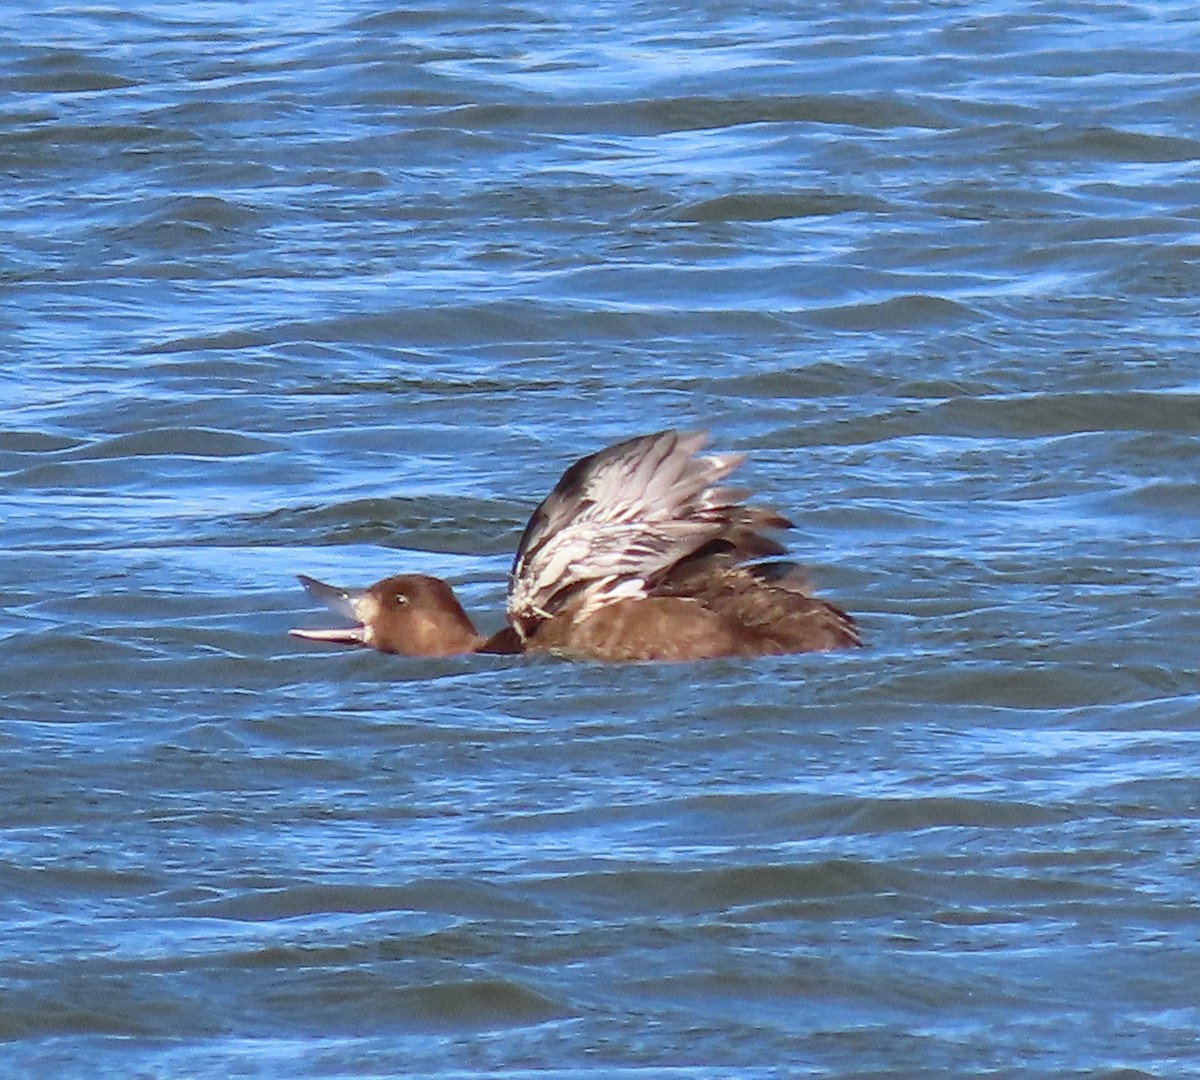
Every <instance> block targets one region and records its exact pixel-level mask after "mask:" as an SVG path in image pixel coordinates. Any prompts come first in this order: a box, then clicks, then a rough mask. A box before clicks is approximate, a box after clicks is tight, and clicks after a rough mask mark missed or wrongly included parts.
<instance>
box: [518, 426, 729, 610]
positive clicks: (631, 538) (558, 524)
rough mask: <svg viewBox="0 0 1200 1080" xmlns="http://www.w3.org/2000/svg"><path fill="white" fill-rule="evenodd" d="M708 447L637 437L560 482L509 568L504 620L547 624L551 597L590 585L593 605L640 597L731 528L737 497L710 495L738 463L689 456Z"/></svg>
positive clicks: (691, 438)
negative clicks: (645, 583)
mask: <svg viewBox="0 0 1200 1080" xmlns="http://www.w3.org/2000/svg"><path fill="white" fill-rule="evenodd" d="M705 439H706V434H705V433H704V432H702V431H701V432H686V433H681V432H676V431H660V432H656V433H655V434H653V435H642V436H640V437H638V438H636V439H630V440H628V441H627V442H623V443H618V444H617V445H615V446H610V447H608V448H607V449H606V450H601V451H600V452H599V453H596V454H593V455H591V456H590V457H585V458H583V459H581V460H580V461H578V462H576V463H575V464H574V465H572V466H571V467H570V468H569V469H568V470H567V471H566V472H565V473H564V474H563V476H562V479H561V480H559V482H558V484H557V485H556V486H555V488H554V490H553V491H552V492H551V493H550V494H549V495H548V496H547V497H546V498H545V500H544V501H543V502H542V504H541V505H540V506H539V507H538V508H537V509H536V510H535V511H534V513H533V516H532V517H531V518H530V519H529V524H528V525H527V526H526V527H525V533H524V535H523V536H522V537H521V542H520V545H519V546H518V548H517V555H516V558H515V560H514V561H513V568H512V575H511V579H510V582H509V595H508V613H509V618H510V620H511V621H512V623H513V625H514V626H515V627H517V629H518V632H522V628H523V626H524V625H525V624H526V623H528V622H529V621H530V620H536V619H538V618H544V617H546V616H547V615H549V614H550V611H551V609H552V604H553V600H554V598H555V597H556V596H560V595H565V594H566V593H568V592H572V591H574V590H575V589H576V588H578V587H580V586H583V585H585V584H586V583H589V582H603V583H604V588H603V589H597V590H594V591H595V592H596V594H597V595H598V596H600V597H610V598H615V597H618V596H620V597H627V596H630V595H637V594H638V590H639V588H641V587H642V586H641V584H640V582H641V579H644V578H646V577H648V576H651V575H653V574H654V573H656V572H657V571H660V570H663V569H665V568H666V567H668V566H671V565H672V564H674V563H675V562H677V561H678V560H679V559H681V558H683V557H684V556H685V555H688V554H690V553H691V552H693V551H695V550H697V549H698V548H700V547H702V546H703V545H704V544H705V543H707V542H708V541H709V540H711V539H713V538H715V537H717V536H719V535H720V534H721V533H722V532H723V531H725V530H726V529H727V528H728V526H729V521H730V517H729V515H730V512H732V511H736V510H737V509H738V506H737V502H736V500H737V499H739V498H740V497H742V496H743V495H744V492H741V491H736V490H730V489H722V488H716V487H714V486H713V485H714V484H715V483H717V482H718V481H720V480H721V479H722V478H723V477H725V476H727V475H728V474H729V473H731V472H732V471H733V470H734V469H735V468H737V466H738V465H739V464H740V463H741V461H742V456H741V455H740V454H712V455H707V456H696V451H697V450H698V449H699V448H700V447H701V446H702V445H703V444H704V441H705ZM643 591H644V590H643ZM600 602H602V600H601V601H600Z"/></svg>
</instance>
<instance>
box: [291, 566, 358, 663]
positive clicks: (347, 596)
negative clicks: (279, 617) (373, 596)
mask: <svg viewBox="0 0 1200 1080" xmlns="http://www.w3.org/2000/svg"><path fill="white" fill-rule="evenodd" d="M296 576H297V577H298V578H299V579H300V584H301V585H303V586H304V588H305V589H306V590H307V592H308V595H309V596H311V597H312V598H313V599H314V600H319V601H320V602H321V603H322V604H324V605H325V606H326V607H328V608H329V609H330V610H332V611H336V612H337V613H338V614H339V615H344V616H345V617H346V618H347V619H350V620H352V621H353V622H354V623H355V625H354V626H344V627H337V628H334V629H330V630H306V629H295V630H289V631H288V633H289V634H291V635H292V637H298V638H306V639H307V640H308V641H324V642H329V643H332V644H334V645H365V644H366V643H367V642H366V628H365V627H364V626H363V624H362V622H361V621H360V620H359V615H358V605H359V601H360V600H362V597H363V591H362V590H361V589H342V588H339V587H338V586H337V585H326V584H325V582H323V581H318V580H317V579H316V578H310V577H308V576H307V575H305V574H297V575H296Z"/></svg>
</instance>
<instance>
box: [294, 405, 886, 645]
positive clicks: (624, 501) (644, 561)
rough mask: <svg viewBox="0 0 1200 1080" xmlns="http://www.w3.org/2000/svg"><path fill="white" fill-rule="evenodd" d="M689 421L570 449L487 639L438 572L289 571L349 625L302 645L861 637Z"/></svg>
mask: <svg viewBox="0 0 1200 1080" xmlns="http://www.w3.org/2000/svg"><path fill="white" fill-rule="evenodd" d="M707 438H708V436H707V433H706V432H704V431H680V430H676V429H673V428H672V429H667V430H664V431H657V432H653V433H650V434H647V435H639V436H636V437H634V438H630V439H626V440H624V441H622V442H618V443H615V444H614V445H612V446H609V447H606V448H605V449H602V450H599V451H597V452H596V453H593V454H589V455H588V456H586V457H583V458H580V459H579V460H578V461H576V462H575V463H574V464H573V465H571V466H570V467H569V468H567V470H566V471H565V472H564V473H563V474H562V477H561V478H560V479H559V481H558V483H557V484H555V486H554V488H553V489H552V490H551V492H550V494H549V495H547V496H546V498H545V499H543V500H542V502H541V503H540V504H539V505H538V507H537V509H535V510H534V512H533V514H532V516H531V517H530V518H529V521H528V523H527V524H526V526H525V529H524V532H523V533H522V534H521V538H520V541H519V542H518V544H517V550H516V555H515V556H514V558H513V562H512V568H511V570H510V573H509V578H508V595H507V603H506V607H505V616H506V620H505V624H504V626H503V627H502V628H501V629H500V630H498V631H497V632H496V633H494V634H491V635H490V636H487V635H484V634H481V633H479V631H478V630H477V629H476V627H475V624H474V623H473V622H472V620H471V618H470V616H469V615H468V614H467V613H466V611H465V610H464V609H463V607H462V604H461V603H460V602H459V600H458V598H457V597H456V596H455V595H454V591H453V589H452V588H451V587H450V586H449V585H448V584H447V583H446V582H444V581H442V580H441V579H439V578H435V577H430V576H428V575H425V574H397V575H393V576H391V577H386V578H383V579H382V580H380V581H377V582H375V583H374V584H373V585H370V586H368V587H367V588H365V589H343V588H340V587H338V586H335V585H329V584H326V583H325V582H322V581H319V580H317V579H316V578H313V577H309V576H308V575H305V574H300V575H298V578H299V580H300V583H301V584H302V585H303V586H304V588H305V590H306V591H307V592H308V593H309V595H310V596H311V597H312V598H313V599H315V600H317V601H319V602H320V603H322V604H324V605H325V606H326V607H329V608H331V609H332V610H334V611H336V612H338V613H340V614H341V615H343V616H344V617H346V618H347V619H348V620H350V621H351V622H352V624H353V625H351V626H348V627H343V628H339V629H303V628H301V629H294V630H291V631H290V633H291V634H292V635H293V636H295V637H298V638H304V639H308V640H310V641H316V642H323V643H332V644H344V645H353V646H358V647H367V648H371V649H375V650H377V651H379V652H384V653H397V654H401V655H405V656H422V657H438V656H460V655H465V654H470V653H483V654H499V655H519V654H532V653H541V652H547V653H553V654H557V655H559V656H564V657H567V658H570V659H579V660H589V661H598V662H607V663H622V662H635V661H644V662H654V661H661V662H671V661H697V660H714V659H718V658H723V657H748V656H767V655H783V654H790V653H808V652H826V651H831V650H835V649H843V648H852V647H857V646H861V645H862V643H863V642H862V638H861V636H860V634H859V631H858V627H857V625H856V623H855V620H854V619H853V617H852V616H850V615H848V614H847V613H846V612H845V611H843V610H842V609H841V608H839V607H837V606H836V605H834V604H832V603H830V602H829V601H827V600H822V599H819V598H817V597H815V596H813V595H812V592H811V591H810V588H809V585H808V581H807V578H806V577H805V575H804V573H803V571H802V570H801V568H800V567H799V566H797V565H796V564H795V563H794V562H791V561H788V560H785V559H781V558H780V557H781V556H784V555H786V548H785V547H784V546H783V545H782V544H780V543H779V542H778V541H777V540H776V539H775V538H774V537H773V536H772V535H769V534H770V533H775V532H778V531H781V530H785V529H789V528H792V527H793V526H792V523H791V522H790V521H788V520H787V519H786V518H785V517H783V516H782V515H781V514H779V513H778V512H776V511H775V510H772V509H769V508H766V507H761V506H751V505H748V504H747V503H746V502H745V500H746V498H748V497H749V495H750V492H749V491H748V490H746V489H744V488H736V487H723V486H720V484H721V481H723V480H724V479H725V477H727V476H728V475H729V474H730V473H732V472H733V471H734V470H735V469H736V468H737V467H738V466H739V465H741V463H742V462H743V461H744V455H742V454H730V453H722V454H702V453H700V450H701V448H702V447H703V446H704V445H705V443H706V442H707Z"/></svg>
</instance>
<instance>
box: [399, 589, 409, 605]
mask: <svg viewBox="0 0 1200 1080" xmlns="http://www.w3.org/2000/svg"><path fill="white" fill-rule="evenodd" d="M396 603H397V604H399V605H400V606H401V607H403V606H404V605H405V604H407V603H408V597H407V596H405V595H404V593H402V592H398V593H396Z"/></svg>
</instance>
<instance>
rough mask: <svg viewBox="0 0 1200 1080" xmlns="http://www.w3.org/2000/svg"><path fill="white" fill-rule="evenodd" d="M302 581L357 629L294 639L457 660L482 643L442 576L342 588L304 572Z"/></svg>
mask: <svg viewBox="0 0 1200 1080" xmlns="http://www.w3.org/2000/svg"><path fill="white" fill-rule="evenodd" d="M299 578H300V584H302V585H303V586H304V587H305V589H307V590H308V593H309V595H310V596H312V597H313V598H314V599H316V600H319V601H321V603H323V604H325V605H326V606H327V607H329V608H332V609H333V610H334V611H336V612H338V613H339V614H341V615H345V616H346V617H347V618H349V619H352V620H354V624H355V625H353V626H348V627H344V628H341V629H333V630H304V629H299V630H292V631H290V633H291V634H292V635H293V636H294V637H299V638H307V639H308V640H310V641H326V642H333V643H336V644H342V645H365V646H367V647H368V648H372V649H378V650H379V651H380V652H387V653H401V654H403V655H406V656H456V655H459V654H461V653H469V652H475V651H476V650H477V649H478V648H479V646H480V645H481V644H482V640H483V639H482V638H481V637H480V636H479V634H478V633H477V632H476V630H475V627H474V625H473V624H472V622H471V620H470V618H469V617H468V615H467V613H466V612H465V611H463V608H462V605H461V604H460V603H459V602H458V599H457V598H456V597H455V595H454V592H453V590H451V588H450V586H449V585H447V584H446V583H445V582H444V581H442V580H440V579H439V578H435V577H428V576H427V575H425V574H398V575H396V576H395V577H388V578H384V579H383V580H382V581H377V582H375V584H374V585H371V586H369V587H368V588H366V589H341V588H338V587H337V586H336V585H326V584H325V583H324V582H323V581H317V579H316V578H311V577H306V576H305V575H304V574H300V575H299Z"/></svg>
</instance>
